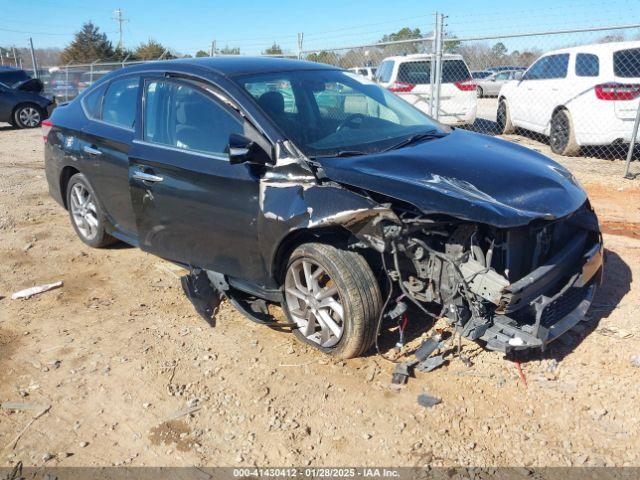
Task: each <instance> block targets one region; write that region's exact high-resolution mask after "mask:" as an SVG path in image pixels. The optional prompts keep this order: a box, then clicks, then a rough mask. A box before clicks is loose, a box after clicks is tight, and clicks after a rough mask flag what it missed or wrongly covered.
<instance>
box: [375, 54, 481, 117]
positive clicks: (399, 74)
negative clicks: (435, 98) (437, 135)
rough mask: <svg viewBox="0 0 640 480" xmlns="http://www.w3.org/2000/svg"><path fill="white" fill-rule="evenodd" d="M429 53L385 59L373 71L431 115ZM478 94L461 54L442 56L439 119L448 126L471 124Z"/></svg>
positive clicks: (378, 77)
mask: <svg viewBox="0 0 640 480" xmlns="http://www.w3.org/2000/svg"><path fill="white" fill-rule="evenodd" d="M432 65H435V62H434V56H433V55H428V54H418V55H406V56H402V57H388V58H385V59H384V60H383V61H382V62H381V63H380V66H379V67H378V71H377V72H376V80H377V82H378V83H379V84H380V85H381V86H383V87H385V88H387V89H388V90H389V91H391V92H394V93H395V94H396V95H399V96H400V98H402V99H404V100H406V101H407V102H409V103H410V104H412V105H413V106H415V107H417V108H419V109H420V110H422V111H423V112H425V113H427V114H431V67H432ZM476 109H477V95H476V86H475V84H474V83H473V81H472V79H471V73H470V72H469V68H468V67H467V64H466V63H465V62H464V60H463V58H462V56H461V55H450V54H445V55H443V57H442V85H441V87H440V108H439V112H438V120H439V121H440V122H442V123H446V124H447V125H466V124H472V123H473V122H474V121H475V119H476Z"/></svg>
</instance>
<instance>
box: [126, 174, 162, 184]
mask: <svg viewBox="0 0 640 480" xmlns="http://www.w3.org/2000/svg"><path fill="white" fill-rule="evenodd" d="M133 178H135V179H136V180H142V181H143V182H153V183H157V182H162V181H163V180H164V178H162V177H159V176H158V175H153V174H152V173H147V172H140V171H138V172H135V173H134V174H133Z"/></svg>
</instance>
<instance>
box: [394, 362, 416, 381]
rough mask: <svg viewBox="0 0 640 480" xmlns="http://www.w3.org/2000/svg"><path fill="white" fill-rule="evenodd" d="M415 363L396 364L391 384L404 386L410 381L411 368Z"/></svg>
mask: <svg viewBox="0 0 640 480" xmlns="http://www.w3.org/2000/svg"><path fill="white" fill-rule="evenodd" d="M414 364H415V362H401V363H397V364H396V368H395V369H394V370H393V374H392V375H391V383H393V384H394V385H404V384H405V383H407V380H409V375H410V374H409V367H411V366H413V365H414Z"/></svg>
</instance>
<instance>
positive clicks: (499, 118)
mask: <svg viewBox="0 0 640 480" xmlns="http://www.w3.org/2000/svg"><path fill="white" fill-rule="evenodd" d="M496 124H497V125H498V134H499V135H508V134H511V133H514V132H515V131H516V129H515V127H514V126H513V122H512V121H511V113H510V112H509V105H507V101H506V100H505V99H504V98H503V99H501V100H500V103H498V112H497V113H496Z"/></svg>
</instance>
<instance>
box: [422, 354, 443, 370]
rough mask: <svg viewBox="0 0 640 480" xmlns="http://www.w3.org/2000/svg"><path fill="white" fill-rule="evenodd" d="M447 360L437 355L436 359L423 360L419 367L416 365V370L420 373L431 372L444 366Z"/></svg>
mask: <svg viewBox="0 0 640 480" xmlns="http://www.w3.org/2000/svg"><path fill="white" fill-rule="evenodd" d="M445 361H446V360H445V359H444V357H443V356H442V355H436V356H435V357H429V358H427V359H425V360H423V361H422V362H420V363H418V365H416V370H418V371H420V372H424V373H427V372H430V371H432V370H435V369H436V368H438V367H439V366H441V365H442V364H444V362H445Z"/></svg>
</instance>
